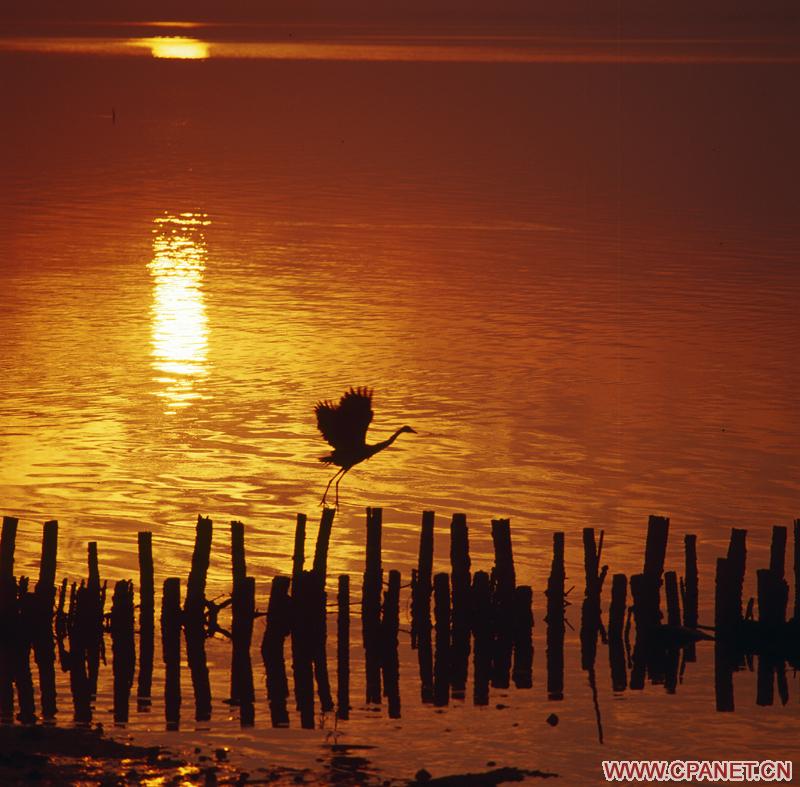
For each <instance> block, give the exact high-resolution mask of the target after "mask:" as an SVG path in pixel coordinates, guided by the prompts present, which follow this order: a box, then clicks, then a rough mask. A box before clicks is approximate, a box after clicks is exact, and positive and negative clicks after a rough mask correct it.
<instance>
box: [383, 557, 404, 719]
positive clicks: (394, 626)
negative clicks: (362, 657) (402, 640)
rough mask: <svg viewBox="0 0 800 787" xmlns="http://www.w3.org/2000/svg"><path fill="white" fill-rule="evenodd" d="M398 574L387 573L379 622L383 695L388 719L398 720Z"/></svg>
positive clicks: (393, 572) (395, 572) (394, 572)
mask: <svg viewBox="0 0 800 787" xmlns="http://www.w3.org/2000/svg"><path fill="white" fill-rule="evenodd" d="M399 631H400V572H399V571H395V570H392V571H390V572H389V584H388V586H387V588H386V593H385V595H384V601H383V617H382V620H381V672H382V674H383V693H384V696H385V697H386V700H387V702H388V705H389V718H390V719H399V718H400V658H399V655H398V652H397V649H398V644H399V643H398V632H399Z"/></svg>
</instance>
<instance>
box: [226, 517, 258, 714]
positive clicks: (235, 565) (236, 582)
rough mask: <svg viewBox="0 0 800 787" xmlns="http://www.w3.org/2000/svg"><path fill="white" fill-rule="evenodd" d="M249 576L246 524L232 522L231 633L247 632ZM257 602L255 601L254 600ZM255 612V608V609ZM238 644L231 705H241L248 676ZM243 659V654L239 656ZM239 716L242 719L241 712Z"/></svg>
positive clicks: (232, 671)
mask: <svg viewBox="0 0 800 787" xmlns="http://www.w3.org/2000/svg"><path fill="white" fill-rule="evenodd" d="M246 577H247V561H246V560H245V550H244V524H243V523H242V522H238V521H233V522H231V596H230V598H231V634H233V630H234V629H236V630H237V631H238V632H239V635H240V637H241V636H242V635H243V634H244V633H245V632H246V627H247V622H246V621H244V620H239V619H238V618H239V614H240V613H244V614H247V602H246V598H245V596H244V595H242V594H243V593H245V594H246V591H243V590H242V585H243V584H244V581H245V578H246ZM254 604H255V601H254ZM253 612H255V608H254V609H253ZM252 633H253V632H252V620H251V621H250V636H251V637H252ZM235 652H236V646H235V643H234V647H233V650H232V652H231V674H230V695H229V696H230V703H231V705H239V700H240V696H239V695H240V684H241V680H240V679H243V680H245V681H246V676H244V675H242V674H240V673H239V671H238V669H237V666H238V665H237V660H236V658H235V657H234V653H235ZM239 658H240V659H241V655H240V656H239ZM251 681H252V667H251ZM239 718H240V719H241V713H240V716H239Z"/></svg>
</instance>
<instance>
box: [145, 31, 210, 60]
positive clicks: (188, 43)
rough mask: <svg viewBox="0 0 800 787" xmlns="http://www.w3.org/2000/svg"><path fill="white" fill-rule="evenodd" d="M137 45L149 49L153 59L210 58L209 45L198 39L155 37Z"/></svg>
mask: <svg viewBox="0 0 800 787" xmlns="http://www.w3.org/2000/svg"><path fill="white" fill-rule="evenodd" d="M135 43H136V45H137V46H143V47H148V48H149V49H150V52H151V53H152V55H153V57H160V58H170V59H177V60H205V59H206V58H208V57H209V45H208V44H207V43H206V42H205V41H200V40H199V39H197V38H187V37H184V36H153V37H151V38H141V39H138V40H137V41H136V42H135Z"/></svg>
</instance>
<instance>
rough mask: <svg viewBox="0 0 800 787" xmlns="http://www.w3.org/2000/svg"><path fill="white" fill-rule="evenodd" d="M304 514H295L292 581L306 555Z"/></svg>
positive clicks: (298, 575)
mask: <svg viewBox="0 0 800 787" xmlns="http://www.w3.org/2000/svg"><path fill="white" fill-rule="evenodd" d="M305 544H306V515H305V514H298V515H297V524H296V525H295V529H294V552H293V553H292V582H293V583H294V581H295V580H296V579H298V578H299V577H300V575H301V574H302V573H303V566H304V564H305V559H306V557H305V555H306V551H305V550H306V547H305ZM292 594H294V587H292Z"/></svg>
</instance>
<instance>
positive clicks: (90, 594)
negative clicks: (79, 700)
mask: <svg viewBox="0 0 800 787" xmlns="http://www.w3.org/2000/svg"><path fill="white" fill-rule="evenodd" d="M87 558H88V569H89V575H88V578H87V580H86V592H85V593H84V596H83V612H84V614H85V618H84V625H85V631H84V634H85V636H86V642H85V644H86V661H87V669H88V676H89V694H90V695H91V697H94V696H95V695H96V694H97V677H98V674H99V671H100V659H101V658H102V657H103V647H104V643H103V624H104V618H105V609H104V608H105V600H106V586H105V583H103V584H102V586H101V584H100V564H99V560H98V557H97V542H96V541H90V542H89V543H88V544H87Z"/></svg>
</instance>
